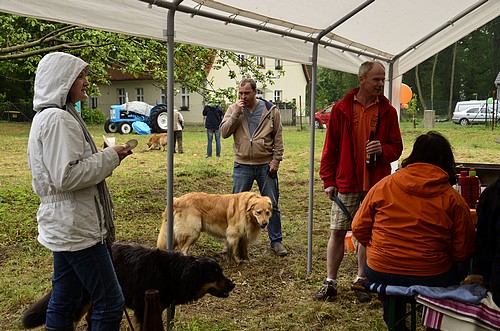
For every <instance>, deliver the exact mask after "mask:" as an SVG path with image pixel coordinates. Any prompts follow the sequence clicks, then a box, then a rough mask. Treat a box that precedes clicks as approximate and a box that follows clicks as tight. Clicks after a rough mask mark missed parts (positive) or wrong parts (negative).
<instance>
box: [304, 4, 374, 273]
mask: <svg viewBox="0 0 500 331" xmlns="http://www.w3.org/2000/svg"><path fill="white" fill-rule="evenodd" d="M374 1H375V0H366V1H365V2H363V3H362V4H361V5H359V6H358V7H356V8H355V9H354V10H352V11H351V12H349V13H347V14H346V15H345V16H344V17H342V18H341V19H339V20H338V21H337V22H335V23H333V24H332V25H330V26H329V27H327V28H326V29H323V31H321V32H320V33H319V34H318V35H317V36H316V38H314V40H312V41H313V49H312V57H311V63H312V75H311V112H310V114H309V126H310V135H309V136H310V142H309V146H310V151H309V204H308V211H307V274H308V275H310V274H311V273H312V232H313V210H314V150H315V149H314V146H315V138H314V137H315V128H314V114H315V113H316V81H317V71H318V46H319V44H320V43H321V38H323V37H324V36H325V35H326V34H327V33H329V32H331V31H332V30H333V29H335V28H336V27H338V26H339V25H341V24H342V23H344V22H346V21H347V20H348V19H349V18H350V17H353V16H354V15H356V14H357V13H359V12H360V11H362V10H363V9H364V8H366V7H368V6H369V5H370V4H371V3H373V2H374Z"/></svg>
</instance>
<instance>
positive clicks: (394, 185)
mask: <svg viewBox="0 0 500 331" xmlns="http://www.w3.org/2000/svg"><path fill="white" fill-rule="evenodd" d="M352 232H353V235H354V237H355V238H356V239H357V240H358V241H359V242H360V243H361V244H362V245H363V246H365V247H366V255H367V264H368V266H369V267H370V268H371V269H373V270H375V271H378V272H384V273H392V274H400V275H412V276H432V275H439V274H442V273H444V272H446V271H448V270H449V269H450V268H451V267H452V262H455V261H464V260H466V259H467V258H468V257H469V256H470V255H471V253H472V250H473V247H474V239H475V229H474V224H473V222H472V219H471V215H470V210H469V207H468V206H467V203H466V202H465V200H464V199H463V198H462V196H461V195H460V193H459V192H458V191H456V190H455V189H454V188H453V187H452V186H451V185H450V183H449V181H448V174H447V173H446V172H445V171H443V170H442V169H441V168H439V167H437V166H434V165H431V164H427V163H414V164H411V165H409V166H407V167H405V168H401V169H399V170H398V171H396V172H395V173H394V174H392V175H390V176H387V177H385V178H384V179H382V180H381V181H380V182H378V183H377V184H375V186H373V187H372V188H371V189H370V191H369V192H368V194H367V196H366V198H365V199H364V200H363V203H362V204H361V207H360V209H359V210H358V212H357V213H356V215H355V217H354V220H353V223H352Z"/></svg>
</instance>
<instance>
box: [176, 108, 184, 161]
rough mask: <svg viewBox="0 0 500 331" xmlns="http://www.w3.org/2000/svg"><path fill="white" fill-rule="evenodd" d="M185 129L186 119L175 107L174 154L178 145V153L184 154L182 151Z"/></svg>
mask: <svg viewBox="0 0 500 331" xmlns="http://www.w3.org/2000/svg"><path fill="white" fill-rule="evenodd" d="M183 129H184V117H183V116H182V114H181V113H180V112H179V110H178V109H177V107H174V153H175V145H176V144H177V153H180V154H182V153H184V150H183V149H182V130H183Z"/></svg>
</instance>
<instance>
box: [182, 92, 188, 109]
mask: <svg viewBox="0 0 500 331" xmlns="http://www.w3.org/2000/svg"><path fill="white" fill-rule="evenodd" d="M181 101H182V105H181V107H182V108H184V109H186V110H187V109H189V91H188V89H187V88H185V87H182V88H181Z"/></svg>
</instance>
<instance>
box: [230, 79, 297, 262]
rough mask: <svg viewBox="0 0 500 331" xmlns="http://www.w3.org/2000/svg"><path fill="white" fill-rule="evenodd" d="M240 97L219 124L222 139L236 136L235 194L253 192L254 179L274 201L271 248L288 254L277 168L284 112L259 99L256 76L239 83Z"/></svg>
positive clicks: (270, 226) (283, 254) (270, 223)
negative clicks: (282, 228)
mask: <svg viewBox="0 0 500 331" xmlns="http://www.w3.org/2000/svg"><path fill="white" fill-rule="evenodd" d="M238 89H239V99H238V101H236V102H235V103H234V104H232V105H231V106H229V108H228V110H227V111H226V114H225V116H224V119H223V120H222V122H221V124H220V132H221V135H222V137H223V138H228V137H230V136H231V135H232V136H233V141H234V143H233V150H234V170H233V193H239V192H244V191H250V190H251V189H252V185H253V183H254V181H257V184H258V185H259V191H260V194H262V195H265V196H268V197H269V198H270V199H271V201H272V203H273V215H272V217H271V220H270V222H269V225H268V227H267V232H268V235H269V239H270V241H271V249H272V250H273V252H274V253H276V255H278V256H285V255H287V253H288V252H287V250H286V248H285V246H283V244H282V243H281V242H282V239H283V235H282V232H281V214H280V209H279V207H278V199H279V189H278V168H279V164H280V162H281V160H282V159H283V136H282V125H281V114H280V112H279V111H278V109H277V108H276V106H275V105H273V104H272V103H270V102H268V101H266V100H262V99H257V85H256V83H255V81H254V80H253V79H248V78H247V79H244V80H242V81H241V82H240V84H239V87H238Z"/></svg>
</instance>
